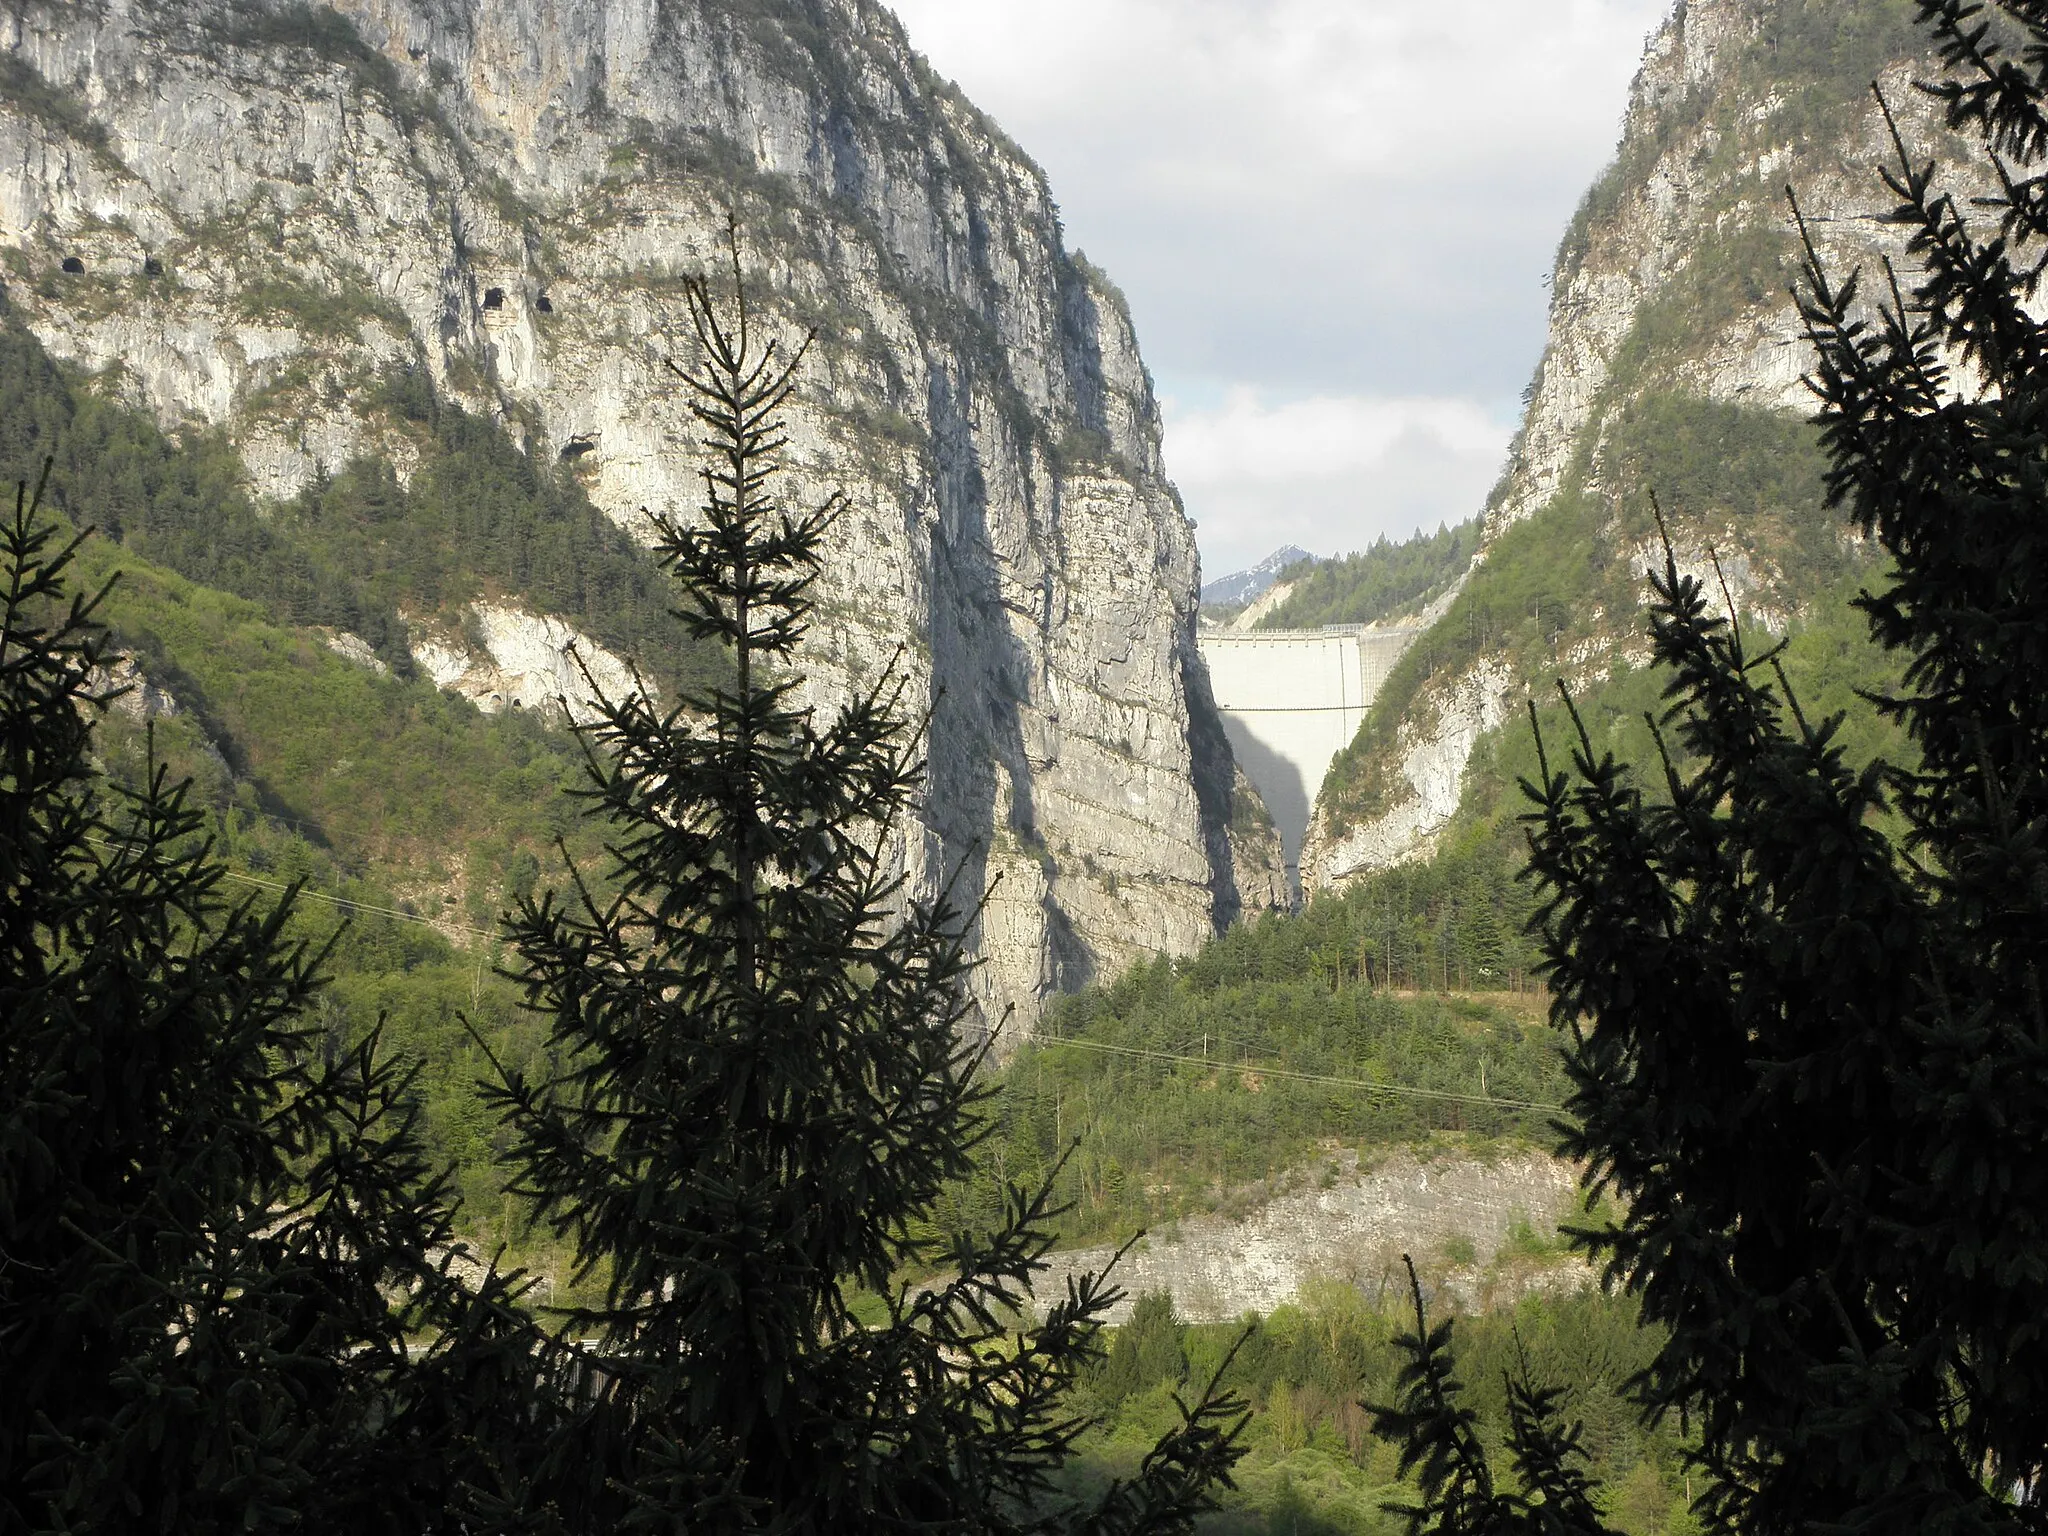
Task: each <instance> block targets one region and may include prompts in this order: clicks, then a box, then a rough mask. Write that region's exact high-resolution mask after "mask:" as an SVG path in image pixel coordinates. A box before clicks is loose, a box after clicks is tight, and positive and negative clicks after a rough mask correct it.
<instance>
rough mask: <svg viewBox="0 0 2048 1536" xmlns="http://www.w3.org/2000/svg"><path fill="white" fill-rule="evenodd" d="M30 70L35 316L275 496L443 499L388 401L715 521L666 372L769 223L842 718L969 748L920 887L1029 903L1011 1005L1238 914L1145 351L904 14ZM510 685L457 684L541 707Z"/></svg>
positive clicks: (356, 3) (114, 34) (1000, 996)
mask: <svg viewBox="0 0 2048 1536" xmlns="http://www.w3.org/2000/svg"><path fill="white" fill-rule="evenodd" d="M0 47H4V50H5V52H4V57H0V65H4V70H0V261H4V262H5V265H6V269H7V287H8V295H9V299H10V301H11V303H12V304H13V306H14V307H15V310H16V312H17V313H18V314H19V315H20V316H21V317H22V318H23V319H24V320H25V322H26V323H27V324H28V326H29V327H30V328H31V329H32V330H33V331H34V332H35V334H36V335H37V336H38V337H39V338H40V339H41V340H42V342H43V343H44V345H45V346H47V347H48V348H49V349H50V350H51V351H52V352H53V353H54V354H56V355H57V356H58V357H60V358H62V359H65V360H68V361H70V362H72V363H74V364H75V365H77V366H78V367H80V368H81V369H84V370H87V371H89V372H91V373H92V374H94V375H96V376H98V379H99V383H100V385H101V387H103V388H105V389H107V390H110V391H113V392H116V393H118V394H119V395H120V396H122V397H123V398H125V399H127V400H130V401H132V402H134V403H137V404H140V405H142V406H145V407H147V408H148V409H149V410H150V411H152V412H153V413H154V414H155V415H156V416H157V417H158V419H159V420H160V421H162V422H164V423H165V424H167V425H179V424H194V425H205V426H218V427H221V428H223V429H225V430H226V432H227V433H228V434H229V435H230V437H231V438H232V440H233V442H234V443H235V445H236V446H237V447H238V449H239V450H240V452H241V454H242V456H243V459H244V461H245V462H246V464H247V466H248V471H249V475H250V477H251V480H252V482H253V484H254V486H255V487H256V489H257V490H258V491H260V492H262V493H264V494H266V495H268V496H272V497H283V496H288V495H290V494H292V493H294V492H295V491H297V490H298V489H299V488H300V487H302V486H303V485H305V484H306V483H308V482H309V481H311V480H313V479H314V478H315V477H318V476H321V475H323V474H325V473H328V472H330V471H333V470H335V469H337V468H339V467H340V466H342V465H344V464H346V463H347V462H349V461H350V460H351V459H353V458H355V457H357V456H359V455H366V454H367V455H383V456H387V457H389V458H390V459H391V460H392V462H393V463H394V464H395V465H396V467H397V468H398V470H399V472H400V473H401V475H404V474H405V473H407V472H408V470H409V467H410V465H409V462H408V456H409V455H411V454H412V453H413V452H414V450H413V448H412V447H411V440H410V439H409V438H408V437H407V436H406V435H405V434H404V433H403V432H401V431H398V430H397V429H396V426H395V425H394V422H393V420H392V418H391V417H390V415H389V413H388V412H387V411H386V409H385V407H384V406H383V405H382V404H381V403H380V402H381V401H383V400H384V399H385V398H386V397H387V395H388V394H389V393H390V391H389V389H388V383H389V381H390V380H391V379H392V378H393V377H394V376H395V375H406V374H410V375H411V376H412V377H414V378H418V377H421V376H424V377H425V378H426V379H428V380H430V381H431V383H432V386H433V387H434V389H435V390H436V391H438V392H439V393H440V394H441V395H442V396H444V397H445V398H448V399H452V400H454V401H456V402H458V403H460V404H461V405H463V406H464V407H465V408H466V409H468V410H470V411H473V412H478V413H485V414H487V415H489V416H490V417H491V418H493V419H495V420H497V421H499V422H500V423H502V425H503V427H504V430H505V431H506V432H507V433H508V434H510V435H511V436H512V437H513V438H514V439H515V440H517V441H519V442H521V443H522V444H524V445H525V446H526V447H527V449H528V450H529V451H530V452H531V453H532V454H533V455H534V456H535V458H536V459H537V460H542V461H546V462H548V463H554V462H557V461H560V462H565V463H568V464H571V465H573V467H574V471H575V473H576V474H577V475H578V477H579V478H580V479H581V480H582V482H583V484H584V487H585V488H586V490H587V491H588V494H589V496H590V497H591V499H592V500H593V501H594V502H595V503H596V504H597V505H598V506H599V507H600V508H601V509H602V510H603V511H604V512H606V513H607V514H609V515H610V516H611V517H613V518H614V519H616V520H618V521H619V522H620V523H622V524H624V525H626V526H628V527H635V526H637V525H639V523H640V520H641V511H642V509H643V508H668V507H678V508H681V507H688V506H691V505H693V504H694V502H695V500H696V488H695V471H694V468H693V466H692V462H691V456H690V448H691V443H692V440H693V437H694V434H693V432H692V431H691V429H690V427H689V424H688V423H687V421H686V419H685V417H684V415H683V413H682V409H681V407H682V401H681V399H680V397H679V396H678V395H677V393H676V392H675V390H674V388H673V380H672V379H671V378H670V376H669V375H668V373H667V370H666V366H665V365H666V361H667V360H668V359H670V358H675V359H678V360H681V361H684V362H685V363H687V361H688V360H689V356H690V352H689V342H688V338H687V335H686V334H685V332H684V330H683V329H682V327H683V323H684V321H683V315H682V310H681V304H680V297H679V294H680V290H679V280H680V278H681V277H682V276H683V275H684V274H689V273H695V272H700V271H703V270H705V269H707V268H713V269H715V268H716V266H717V264H718V263H719V261H720V260H721V250H720V247H721V242H722V240H723V238H724V229H725V225H726V219H727V215H728V212H731V213H732V214H734V215H736V216H737V218H738V219H739V221H740V225H741V230H742V236H741V238H742V246H743V264H744V267H745V269H746V272H747V277H748V282H749V285H750V288H751V289H752V291H753V293H754V295H755V297H756V299H757V301H758V306H759V309H760V311H761V312H760V313H759V314H758V315H757V323H759V324H763V325H768V326H771V327H772V328H774V329H775V330H777V331H779V332H781V333H783V334H785V335H788V336H789V337H791V338H792V339H795V338H796V337H797V336H799V335H800V334H801V333H803V332H805V331H812V330H814V331H815V332H816V342H815V345H814V347H813V350H812V353H811V357H810V360H809V362H808V364H807V367H806V373H805V381H806V382H805V388H804V391H803V393H802V395H801V397H800V399H799V401H798V403H797V404H796V406H795V408H794V410H793V415H792V421H791V431H790V440H791V441H790V449H789V459H790V464H791V468H792V471H793V474H792V476H791V477H790V478H791V484H790V485H789V487H788V489H789V493H790V495H791V499H792V500H798V501H807V500H814V499H817V498H821V497H823V496H824V495H826V494H827V493H828V492H829V491H830V490H831V489H834V488H838V489H843V490H844V491H845V492H846V493H847V496H848V500H849V510H848V513H847V515H846V517H845V518H844V520H843V521H842V523H841V525H840V532H839V534H838V536H837V537H836V538H835V540H834V541H833V554H832V558H831V563H830V566H829V568H828V569H827V571H826V572H825V575H824V578H823V580H822V582H821V585H820V591H819V594H818V596H819V599H820V603H819V610H818V614H817V621H816V627H815V628H814V631H813V638H812V644H811V650H810V662H811V665H812V667H813V668H814V675H813V676H812V677H811V679H810V683H809V686H810V689H811V691H812V694H813V696H814V697H815V698H816V699H818V701H820V702H821V703H829V702H830V701H831V700H832V699H834V698H836V697H840V696H843V695H844V693H845V691H846V690H848V689H850V688H855V687H860V686H862V685H864V684H869V683H872V682H873V681H874V680H875V679H876V678H877V677H878V676H879V675H880V674H881V673H882V672H883V670H884V669H886V668H887V667H889V666H890V665H891V664H892V662H895V663H896V664H897V665H900V666H901V668H902V669H903V670H904V672H905V673H906V674H907V676H908V679H909V690H908V693H907V695H906V699H905V703H906V707H907V709H908V710H909V711H911V712H912V713H913V714H915V713H918V712H922V711H926V710H929V712H930V716H931V724H930V778H929V787H928V793H927V798H926V803H925V808H924V817H923V825H922V827H921V828H919V829H915V832H914V835H911V836H909V837H907V838H906V839H905V844H904V849H903V855H904V859H905V861H906V865H907V867H908V869H909V871H910V873H911V875H912V877H913V881H914V883H915V885H916V887H917V888H919V889H921V890H923V891H925V892H926V893H930V892H933V891H936V890H937V889H939V888H940V886H941V885H942V884H944V883H945V882H946V881H947V880H948V879H951V878H954V877H956V876H957V878H958V881H959V884H958V886H957V887H956V889H957V890H958V891H959V892H960V893H961V894H963V895H964V896H966V897H968V898H969V899H971V898H972V897H973V896H975V895H978V894H979V893H981V892H982V891H984V890H987V891H989V892H990V894H989V898H988V902H987V905H986V906H985V908H984V909H983V911H982V914H981V917H980V919H979V925H978V931H977V934H976V942H977V943H978V945H979V947H980V950H981V952H982V953H983V954H984V955H985V956H986V958H987V961H988V964H987V966H986V968H985V969H984V970H983V971H982V973H981V985H982V986H983V988H984V989H985V992H986V1002H987V1003H988V1004H989V1006H990V1008H991V1010H992V1011H998V1010H999V1009H1000V1008H1001V1007H1002V1006H1003V1005H1006V1004H1016V1005H1018V1006H1020V1007H1021V1008H1022V1009H1023V1010H1024V1012H1025V1014H1026V1016H1027V1018H1028V1016H1030V1015H1031V1014H1032V1013H1034V1012H1035V1005H1036V1001H1037V1000H1038V999H1039V998H1040V997H1042V996H1043V995H1045V994H1046V993H1047V992H1049V991H1051V990H1053V989H1056V988H1061V987H1066V986H1071V985H1074V984H1076V983H1078V982H1080V981H1082V980H1085V979H1086V978H1088V977H1089V976H1091V975H1095V974H1102V973H1113V972H1115V971H1116V970H1118V969H1119V968H1121V967H1122V966H1123V965H1124V964H1125V963H1126V962H1128V961H1129V960H1130V959H1132V958H1134V957H1137V956H1140V955H1143V954H1147V953H1149V952H1153V951H1159V950H1164V951H1170V952H1176V953H1178V952H1184V951H1187V950H1189V949H1191V948H1193V947H1194V946H1196V945H1197V944H1198V943H1200V942H1201V940H1202V939H1204V938H1205V937H1207V936H1208V935H1209V934H1210V933H1211V932H1212V931H1213V927H1214V924H1215V922H1216V920H1217V918H1218V916H1219V913H1220V914H1222V915H1225V916H1227V915H1228V914H1229V912H1230V911H1231V910H1233V909H1234V907H1235V905H1236V898H1235V892H1234V883H1233V877H1232V875H1231V857H1230V854H1231V849H1230V844H1229V834H1228V827H1227V820H1228V815H1229V807H1228V803H1227V796H1219V795H1218V794H1217V793H1215V792H1213V791H1212V792H1209V793H1206V794H1205V793H1202V792H1200V790H1199V788H1198V786H1199V785H1200V784H1212V783H1215V782H1219V781H1220V782H1221V783H1224V784H1228V783H1229V768H1228V765H1227V763H1226V764H1221V765H1218V764H1215V763H1211V762H1206V761H1203V760H1198V755H1199V754H1200V753H1202V752H1204V751H1208V752H1211V753H1213V750H1214V748H1213V745H1212V743H1213V742H1214V741H1215V740H1220V733H1218V732H1213V731H1205V730H1204V729H1203V728H1202V723H1201V722H1200V721H1199V720H1197V721H1195V722H1192V724H1193V729H1192V731H1191V719H1190V706H1189V698H1190V689H1189V686H1188V682H1189V677H1190V674H1191V672H1192V671H1193V670H1194V669H1197V668H1198V667H1199V661H1198V660H1197V658H1196V655H1195V651H1194V644H1193V621H1194V612H1195V606H1196V582H1197V568H1196V557H1195V549H1194V541H1193V534H1192V529H1191V525H1190V524H1189V523H1188V521H1187V519H1186V518H1185V516H1184V515H1183V514H1182V511H1181V508H1180V505H1179V501H1178V498H1177V497H1176V495H1175V493H1174V492H1173V490H1172V487H1171V486H1170V485H1169V484H1168V483H1167V481H1166V479H1165V476H1164V473H1163V470H1162V467H1161V462H1160V453H1159V421H1158V413H1157V409H1156V406H1155V402H1154V399H1153V396H1152V390H1151V384H1150V380H1149V378H1148V376H1147V375H1146V372H1145V370H1144V367H1143V365H1142V363H1141V361H1140V359H1139V356H1138V351H1137V346H1136V342H1135V338H1134V336H1133V333H1132V329H1131V325H1130V321H1129V318H1128V315H1127V313H1126V311H1125V309H1124V306H1123V303H1122V300H1121V298H1120V297H1119V295H1118V294H1117V293H1116V291H1115V290H1114V288H1113V287H1111V286H1110V285H1109V283H1108V282H1107V281H1106V280H1105V279H1104V278H1102V277H1101V276H1100V274H1098V273H1096V272H1095V271H1094V270H1093V269H1092V268H1090V267H1089V266H1088V265H1087V264H1086V263H1085V261H1083V260H1082V259H1080V258H1079V257H1077V256H1072V255H1070V254H1069V253H1067V252H1066V251H1065V250H1064V248H1063V246H1062V243H1061V233H1060V228H1059V223H1058V217H1057V213H1056V210H1055V208H1054V205H1053V202H1052V199H1051V197H1050V194H1049V192H1048V189H1047V187H1046V184H1045V181H1044V178H1043V176H1042V174H1041V173H1040V172H1039V170H1038V169H1037V168H1036V167H1035V166H1034V165H1032V164H1031V163H1030V162H1029V161H1028V160H1027V159H1026V158H1025V157H1024V156H1023V155H1022V154H1021V153H1020V152H1019V151H1018V150H1017V149H1016V148H1015V147H1014V146H1013V145H1011V144H1010V143H1009V142H1008V141H1007V140H1006V139H1004V138H1003V137H1002V136H1001V135H1000V133H999V132H997V131H996V130H995V129H994V128H993V126H992V125H991V124H990V123H989V122H988V121H987V120H986V119H984V118H983V117H981V116H980V115H979V114H978V113H977V112H976V111H975V110H974V109H973V108H972V107H971V106H969V105H968V104H967V103H966V102H965V101H964V100H962V99H961V98H960V97H959V95H958V94H957V93H956V92H955V91H953V90H952V89H951V88H950V87H948V86H946V85H944V84H943V83H941V82H939V81H937V80H936V79H935V78H933V77H932V76H931V74H930V73H929V71H927V70H926V69H925V67H924V65H923V64H922V61H921V60H919V59H918V58H917V57H916V56H915V55H914V54H913V53H912V51H911V50H910V48H909V47H908V45H907V43H906V41H905V39H904V36H903V34H902V31H901V29H900V27H899V26H898V24H897V23H896V21H895V20H894V18H893V17H892V16H891V15H890V14H889V13H888V12H887V11H886V10H884V9H883V8H882V7H881V6H879V5H876V4H872V3H867V0H607V3H594V0H575V3H568V0H341V3H339V4H337V5H336V6H335V7H334V8H332V9H328V8H326V7H308V6H303V5H296V6H286V5H278V4H272V3H269V0H252V3H241V4H221V3H218V0H207V3H190V4H186V3H172V0H163V3H146V0H104V3H99V4H84V5H80V4H33V3H31V4H27V5H23V6H19V7H16V8H15V9H14V10H13V11H12V12H11V13H10V15H9V16H8V18H7V19H6V21H5V22H4V23H0ZM67 265H68V266H69V267H71V268H72V269H73V270H69V271H67V270H66V267H67ZM80 268H82V270H78V269H80ZM494 614H495V615H498V617H492V615H494ZM507 614H509V616H506V615H507ZM471 617H472V619H475V618H478V617H483V618H488V619H490V620H491V622H493V623H499V627H501V628H503V627H505V626H507V625H511V626H515V627H516V626H517V625H518V624H520V623H524V624H525V626H526V630H527V631H528V632H530V633H532V634H540V635H542V636H544V637H545V636H549V635H553V634H555V633H556V631H553V630H549V629H548V628H547V625H548V624H549V623H550V622H552V620H550V619H549V618H548V616H547V615H545V614H538V613H532V614H524V615H521V614H518V613H512V612H511V611H510V610H504V611H502V612H501V611H500V610H492V611H491V613H489V614H486V613H485V611H484V610H482V609H479V610H478V612H477V614H475V615H472V616H471ZM501 619H502V622H500V620H501ZM474 627H475V626H474V624H472V628H474ZM484 627H485V628H486V629H488V628H489V624H486V625H485V626H484ZM444 628H445V627H444ZM492 633H493V634H495V631H492ZM423 643H425V642H423ZM432 643H433V644H437V645H440V646H441V648H442V649H444V650H445V649H447V646H448V644H451V643H453V642H447V641H446V640H445V635H444V636H443V637H442V638H441V639H436V640H434V641H433V642H432ZM536 643H538V642H536ZM529 648H530V647H529ZM501 649H504V647H502V646H499V645H497V644H496V643H495V641H494V642H493V643H492V645H491V647H490V651H491V654H490V655H489V656H488V657H485V656H482V655H478V656H476V657H474V658H466V657H463V656H452V657H443V656H441V655H440V654H439V653H438V652H436V653H435V656H434V657H433V658H432V663H433V664H432V665H431V666H426V667H425V670H428V671H429V672H432V673H433V674H434V675H436V676H437V677H438V676H439V674H440V672H442V671H446V672H448V673H449V674H450V676H456V675H458V674H462V673H463V672H464V669H465V668H467V669H468V675H469V676H471V677H487V678H490V679H496V678H497V677H499V676H500V675H503V676H508V677H510V676H528V675H537V674H535V673H534V667H536V666H539V665H540V663H533V662H529V661H526V660H516V662H515V661H514V660H507V658H506V657H505V656H500V655H499V654H498V652H499V650H501ZM514 649H516V647H514ZM899 658H900V659H899ZM543 660H544V658H543ZM423 665H424V664H423ZM493 669H495V670H493ZM483 686H484V685H482V684H479V685H477V687H476V688H473V689H470V690H468V691H470V692H472V693H476V694H478V695H479V696H483V695H482V689H483ZM491 686H493V687H495V686H497V684H496V683H495V681H493V682H492V684H491ZM1195 693H1196V696H1197V698H1198V700H1199V698H1200V697H1201V694H1202V690H1201V689H1200V687H1199V686H1197V688H1196V689H1195ZM1198 707H1199V705H1198ZM1191 743H1192V745H1191Z"/></svg>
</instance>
